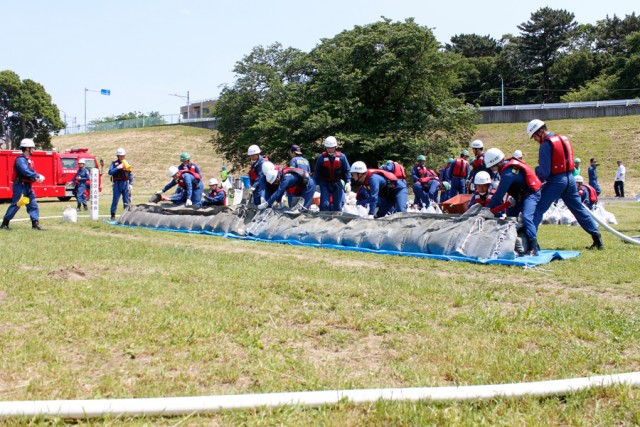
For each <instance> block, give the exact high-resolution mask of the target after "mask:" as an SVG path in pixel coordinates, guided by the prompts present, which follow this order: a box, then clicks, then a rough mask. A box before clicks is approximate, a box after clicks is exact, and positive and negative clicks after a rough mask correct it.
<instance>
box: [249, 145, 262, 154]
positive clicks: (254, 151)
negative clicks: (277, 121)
mask: <svg viewBox="0 0 640 427" xmlns="http://www.w3.org/2000/svg"><path fill="white" fill-rule="evenodd" d="M260 153H261V151H260V147H258V146H257V145H255V144H254V145H252V146H250V147H249V149H248V150H247V156H253V155H254V154H260Z"/></svg>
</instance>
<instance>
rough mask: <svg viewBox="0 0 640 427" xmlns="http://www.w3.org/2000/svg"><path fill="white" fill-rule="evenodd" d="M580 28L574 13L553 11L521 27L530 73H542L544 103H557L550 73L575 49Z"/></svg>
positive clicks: (539, 12)
mask: <svg viewBox="0 0 640 427" xmlns="http://www.w3.org/2000/svg"><path fill="white" fill-rule="evenodd" d="M577 25H578V24H577V23H576V22H575V21H574V14H573V13H571V12H567V11H566V10H564V9H560V10H556V9H551V8H550V7H543V8H541V9H538V10H537V11H536V12H534V13H532V14H531V18H530V20H529V21H527V22H524V23H522V24H520V25H518V29H519V30H520V49H521V50H522V53H523V55H524V57H525V58H526V59H527V60H528V64H527V65H528V67H527V69H528V70H529V71H530V72H532V73H541V77H542V78H541V83H542V87H543V88H544V93H543V98H542V100H543V101H544V102H550V101H554V100H556V99H557V96H556V95H553V94H552V92H551V90H552V89H553V87H552V82H551V74H550V72H549V71H550V69H551V67H552V66H553V64H554V63H555V62H556V61H557V60H558V59H559V58H560V57H561V56H562V55H563V54H564V53H565V51H566V49H567V48H569V47H570V46H571V41H572V37H573V35H574V32H575V30H576V28H577Z"/></svg>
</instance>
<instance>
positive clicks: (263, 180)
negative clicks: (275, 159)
mask: <svg viewBox="0 0 640 427" xmlns="http://www.w3.org/2000/svg"><path fill="white" fill-rule="evenodd" d="M271 170H278V171H279V170H280V166H276V165H274V164H273V163H271V162H270V161H265V162H264V163H262V175H261V176H260V179H259V180H258V190H256V191H258V192H259V194H260V203H259V204H258V205H260V204H262V203H264V201H265V200H267V199H269V198H270V197H271V195H272V194H273V193H275V192H276V191H278V184H274V183H269V182H268V181H267V174H268V173H269V171H271ZM277 202H278V203H281V202H282V196H281V197H280V199H278V200H277ZM256 206H257V205H256Z"/></svg>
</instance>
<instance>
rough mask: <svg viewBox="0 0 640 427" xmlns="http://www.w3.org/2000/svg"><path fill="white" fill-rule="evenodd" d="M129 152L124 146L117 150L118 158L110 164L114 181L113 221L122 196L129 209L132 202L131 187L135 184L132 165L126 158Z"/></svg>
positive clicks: (110, 171) (123, 202)
mask: <svg viewBox="0 0 640 427" xmlns="http://www.w3.org/2000/svg"><path fill="white" fill-rule="evenodd" d="M126 155H127V152H126V151H125V149H124V148H118V149H117V150H116V157H117V158H118V159H117V160H114V161H113V162H111V166H109V175H110V176H111V180H112V181H113V199H112V200H111V221H114V220H115V219H116V209H117V208H118V201H119V200H120V196H122V204H123V205H124V208H125V209H127V207H128V206H129V204H130V203H131V187H132V186H133V174H132V173H131V165H130V164H129V162H127V161H126V160H125V157H126Z"/></svg>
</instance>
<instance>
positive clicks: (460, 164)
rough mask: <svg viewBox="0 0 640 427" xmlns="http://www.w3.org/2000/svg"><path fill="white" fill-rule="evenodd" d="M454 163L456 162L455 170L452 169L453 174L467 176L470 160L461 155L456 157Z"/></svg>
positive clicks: (461, 176)
mask: <svg viewBox="0 0 640 427" xmlns="http://www.w3.org/2000/svg"><path fill="white" fill-rule="evenodd" d="M453 163H454V165H453V171H452V173H451V174H452V175H453V176H454V177H456V178H466V177H467V165H468V164H469V162H467V161H466V160H465V159H463V158H462V157H459V158H457V159H455V160H454V161H453Z"/></svg>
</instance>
